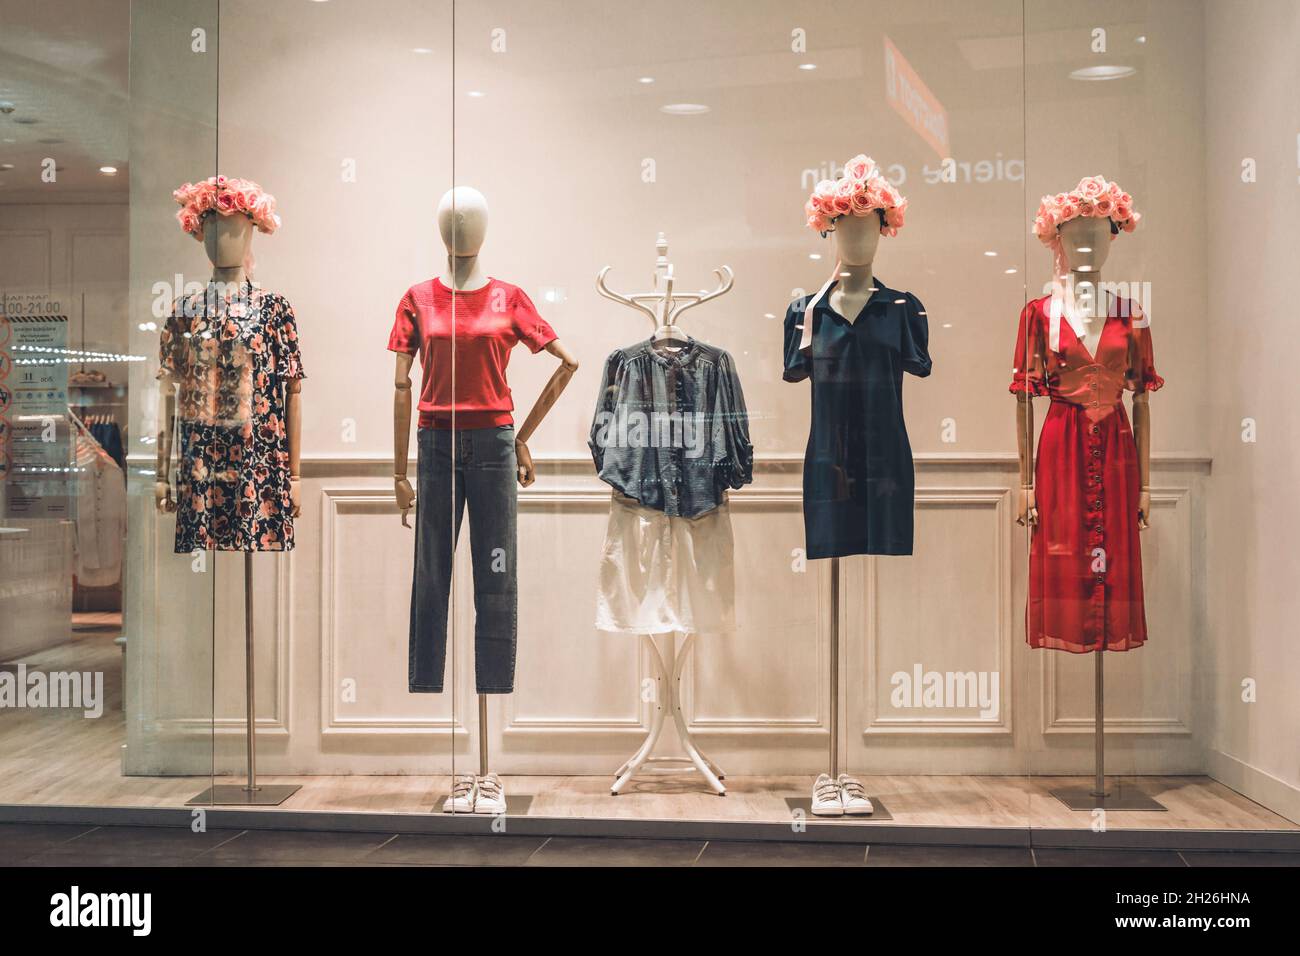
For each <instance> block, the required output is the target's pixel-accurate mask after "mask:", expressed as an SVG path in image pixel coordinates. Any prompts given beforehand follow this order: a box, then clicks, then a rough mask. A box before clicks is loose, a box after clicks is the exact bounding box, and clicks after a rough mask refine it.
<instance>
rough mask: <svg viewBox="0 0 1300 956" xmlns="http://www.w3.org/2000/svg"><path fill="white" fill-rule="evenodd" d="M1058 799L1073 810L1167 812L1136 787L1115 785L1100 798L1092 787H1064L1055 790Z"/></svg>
mask: <svg viewBox="0 0 1300 956" xmlns="http://www.w3.org/2000/svg"><path fill="white" fill-rule="evenodd" d="M1052 796H1054V797H1056V799H1057V800H1060V801H1061V802H1062V803H1063V804H1065V805H1066V806H1067V807H1069V808H1070V809H1071V810H1098V809H1100V810H1165V809H1167V808H1166V807H1165V806H1164V805H1163V804H1161V803H1159V802H1157V801H1156V800H1155V799H1154V798H1152V797H1149V796H1147V795H1146V794H1145V793H1143V792H1142V791H1141V790H1139V789H1137V788H1136V787H1125V786H1121V785H1120V784H1113V785H1112V786H1111V787H1110V788H1109V789H1108V790H1107V791H1106V792H1105V793H1104V794H1102V795H1101V796H1098V795H1097V794H1095V793H1094V792H1093V788H1092V787H1091V786H1084V787H1062V788H1060V789H1059V790H1053V791H1052Z"/></svg>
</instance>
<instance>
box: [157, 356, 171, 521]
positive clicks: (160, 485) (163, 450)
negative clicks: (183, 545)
mask: <svg viewBox="0 0 1300 956" xmlns="http://www.w3.org/2000/svg"><path fill="white" fill-rule="evenodd" d="M158 397H159V403H158V404H159V405H160V406H161V410H162V414H161V415H160V416H159V418H160V420H161V421H160V425H159V428H158V441H157V443H156V444H157V449H158V457H157V464H156V465H155V468H154V503H155V505H156V506H157V508H158V510H159V511H162V512H172V511H175V510H176V501H175V499H174V498H172V493H171V475H170V469H171V462H172V431H173V430H174V429H175V427H176V383H175V382H174V381H172V379H171V378H169V377H166V376H164V377H163V378H161V379H159V380H158Z"/></svg>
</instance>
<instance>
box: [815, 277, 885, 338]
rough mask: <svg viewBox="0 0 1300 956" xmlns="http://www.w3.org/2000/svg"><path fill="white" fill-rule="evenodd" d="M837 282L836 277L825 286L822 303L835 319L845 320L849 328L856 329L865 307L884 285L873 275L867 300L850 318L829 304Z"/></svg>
mask: <svg viewBox="0 0 1300 956" xmlns="http://www.w3.org/2000/svg"><path fill="white" fill-rule="evenodd" d="M839 284H840V282H839V280H838V279H836V280H835V281H834V282H832V283H831V284H830V285H829V286H828V287H827V289H826V300H825V303H824V304H825V307H826V308H827V309H829V310H830V312H831V314H832V315H834V316H835V317H836V318H837V319H839V320H840V321H842V322H847V323H848V326H849V328H851V329H856V328H857V327H858V323H859V322H861V321H862V317H863V316H864V315H866V314H867V309H869V308H871V303H872V302H875V301H876V296H877V295H879V294H880V293H881V292H883V291H884V289H885V286H884V285H883V284H882V283H881V282H880V280H879V279H877V278H875V277H874V276H873V277H872V279H871V286H872V288H871V294H870V295H869V296H867V301H866V302H864V303H863V304H862V308H861V309H859V310H858V314H857V315H856V316H854V317H853V318H851V319H850V318H849V317H848V316H846V315H845V314H844V313H843V312H841V311H840V310H839V309H837V308H835V306H833V305H831V298H832V296H834V294H835V290H836V289H837V288H839Z"/></svg>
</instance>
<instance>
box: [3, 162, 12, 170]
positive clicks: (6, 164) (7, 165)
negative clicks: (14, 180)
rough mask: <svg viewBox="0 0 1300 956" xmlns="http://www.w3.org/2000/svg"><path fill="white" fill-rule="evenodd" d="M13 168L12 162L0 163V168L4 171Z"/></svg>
mask: <svg viewBox="0 0 1300 956" xmlns="http://www.w3.org/2000/svg"><path fill="white" fill-rule="evenodd" d="M13 168H14V164H13V163H0V169H3V170H6V171H7V170H10V169H13Z"/></svg>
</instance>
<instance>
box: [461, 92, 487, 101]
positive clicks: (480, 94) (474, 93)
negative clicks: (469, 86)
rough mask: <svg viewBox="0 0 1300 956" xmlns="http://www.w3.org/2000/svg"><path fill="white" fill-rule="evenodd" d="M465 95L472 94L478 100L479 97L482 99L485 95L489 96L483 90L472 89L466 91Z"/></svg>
mask: <svg viewBox="0 0 1300 956" xmlns="http://www.w3.org/2000/svg"><path fill="white" fill-rule="evenodd" d="M465 95H466V96H472V97H474V99H476V100H477V99H482V98H483V97H485V96H487V94H486V93H484V92H483V91H482V90H470V91H469V92H468V93H466V94H465Z"/></svg>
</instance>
